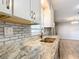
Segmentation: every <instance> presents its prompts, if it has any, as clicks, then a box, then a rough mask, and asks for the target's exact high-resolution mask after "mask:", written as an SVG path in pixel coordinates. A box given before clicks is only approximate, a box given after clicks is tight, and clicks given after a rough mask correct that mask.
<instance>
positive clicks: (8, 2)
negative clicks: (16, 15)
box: [2, 0, 12, 15]
mask: <svg viewBox="0 0 79 59" xmlns="http://www.w3.org/2000/svg"><path fill="white" fill-rule="evenodd" d="M2 12H5V13H7V14H10V15H12V0H2Z"/></svg>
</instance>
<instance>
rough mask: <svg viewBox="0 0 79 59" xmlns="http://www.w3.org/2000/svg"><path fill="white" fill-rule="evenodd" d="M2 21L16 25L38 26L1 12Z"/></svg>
mask: <svg viewBox="0 0 79 59" xmlns="http://www.w3.org/2000/svg"><path fill="white" fill-rule="evenodd" d="M0 20H2V21H4V22H8V23H14V24H23V25H37V23H33V22H32V21H30V20H26V19H22V18H19V17H16V16H13V15H12V16H10V15H8V14H6V13H4V12H0Z"/></svg>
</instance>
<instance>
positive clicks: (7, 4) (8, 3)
mask: <svg viewBox="0 0 79 59" xmlns="http://www.w3.org/2000/svg"><path fill="white" fill-rule="evenodd" d="M6 8H7V9H10V0H6Z"/></svg>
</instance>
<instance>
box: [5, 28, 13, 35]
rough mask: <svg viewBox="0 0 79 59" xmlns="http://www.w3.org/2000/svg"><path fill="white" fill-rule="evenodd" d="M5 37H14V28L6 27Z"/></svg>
mask: <svg viewBox="0 0 79 59" xmlns="http://www.w3.org/2000/svg"><path fill="white" fill-rule="evenodd" d="M4 35H5V36H12V35H13V28H12V27H4Z"/></svg>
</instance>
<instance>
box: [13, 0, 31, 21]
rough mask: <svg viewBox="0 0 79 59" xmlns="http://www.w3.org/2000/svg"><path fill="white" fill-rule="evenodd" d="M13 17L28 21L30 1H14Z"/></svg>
mask: <svg viewBox="0 0 79 59" xmlns="http://www.w3.org/2000/svg"><path fill="white" fill-rule="evenodd" d="M14 16H17V17H20V18H24V19H28V20H30V0H14Z"/></svg>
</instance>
